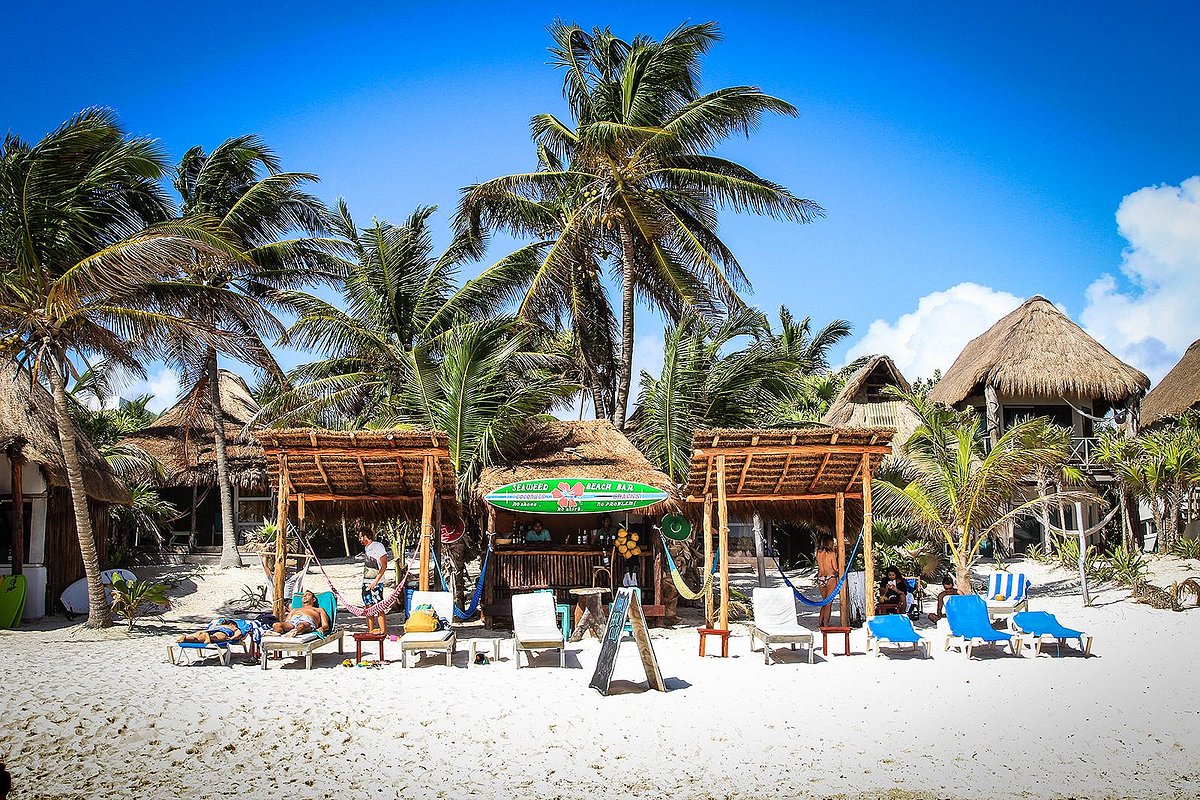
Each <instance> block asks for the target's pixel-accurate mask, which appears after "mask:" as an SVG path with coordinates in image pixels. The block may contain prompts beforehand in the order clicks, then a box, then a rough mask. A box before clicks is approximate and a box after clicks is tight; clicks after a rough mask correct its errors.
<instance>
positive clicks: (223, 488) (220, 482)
mask: <svg viewBox="0 0 1200 800" xmlns="http://www.w3.org/2000/svg"><path fill="white" fill-rule="evenodd" d="M208 386H209V400H210V401H211V402H212V415H213V455H214V457H215V459H216V462H217V493H218V496H219V497H220V498H221V566H222V567H240V566H241V565H242V556H241V554H240V553H238V549H237V527H236V526H235V525H234V523H233V485H232V484H231V483H230V480H229V456H228V450H227V448H226V446H225V418H224V414H222V412H221V373H220V370H219V369H218V368H217V351H216V350H213V349H211V348H210V349H209V351H208Z"/></svg>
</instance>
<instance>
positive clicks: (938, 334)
mask: <svg viewBox="0 0 1200 800" xmlns="http://www.w3.org/2000/svg"><path fill="white" fill-rule="evenodd" d="M1021 302H1022V298H1020V297H1017V296H1016V295H1013V294H1009V293H1008V292H1002V291H998V290H996V289H992V288H990V287H987V286H981V285H979V284H977V283H960V284H958V285H956V286H951V287H950V288H949V289H946V290H945V291H940V292H931V293H930V294H927V295H925V296H924V297H922V298H921V299H920V300H918V301H917V309H916V311H912V312H910V313H908V314H903V315H901V317H900V318H899V319H897V320H896V321H895V323H889V322H887V321H886V320H882V319H877V320H875V321H874V322H872V323H871V325H870V327H869V328H867V332H866V334H865V335H864V336H863V337H862V339H860V340H859V341H858V342H857V343H855V344H854V345H853V346H852V347H851V348H850V350H849V352H848V353H847V357H848V359H849V360H854V359H856V358H858V357H860V356H867V355H875V354H879V353H882V354H884V355H888V356H891V358H892V360H893V361H895V362H896V366H897V367H899V368H900V371H901V372H902V373H904V376H905V377H906V378H908V379H909V380H912V379H914V378H928V377H929V376H930V375H932V374H933V371H934V370H935V369H940V370H942V371H943V372H945V371H946V369H947V368H949V366H950V364H951V363H953V361H954V359H955V358H956V357H957V356H958V354H959V353H960V352H961V351H962V349H963V347H964V346H965V345H966V343H967V342H969V341H970V340H971V339H974V338H975V337H976V336H978V335H979V334H981V333H983V332H984V331H986V330H987V329H988V328H989V327H991V326H992V324H993V323H994V322H996V320H998V319H1000V318H1001V317H1003V316H1004V315H1005V314H1007V313H1008V312H1010V311H1012V310H1013V309H1014V308H1016V307H1017V306H1019V305H1020V304H1021Z"/></svg>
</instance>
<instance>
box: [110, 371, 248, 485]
mask: <svg viewBox="0 0 1200 800" xmlns="http://www.w3.org/2000/svg"><path fill="white" fill-rule="evenodd" d="M219 374H220V381H221V385H220V389H221V419H222V423H223V426H224V429H225V449H226V455H227V459H228V465H229V478H230V481H231V482H232V483H234V484H236V485H237V486H239V487H241V488H243V489H252V488H261V487H262V486H264V485H265V484H266V478H267V462H266V459H265V458H264V456H263V451H262V448H261V447H260V446H259V445H258V442H256V441H255V439H254V437H253V436H252V435H251V434H250V433H248V432H247V425H248V424H249V423H250V420H251V419H252V418H253V417H254V415H255V414H256V413H258V410H259V408H258V403H256V402H255V401H254V397H253V396H252V395H251V394H250V388H249V387H248V386H246V382H245V381H243V380H242V379H241V378H240V377H239V376H237V375H235V374H234V373H232V372H229V371H227V370H220V373H219ZM214 430H215V429H214V426H213V413H212V401H211V400H210V399H209V393H208V391H207V390H204V391H201V392H199V393H197V392H195V391H192V392H189V393H187V394H185V395H184V396H183V397H182V398H180V400H179V402H177V403H176V404H175V405H173V406H171V407H170V408H169V409H167V410H166V411H164V412H163V414H162V416H160V417H159V418H158V419H157V420H155V422H154V424H153V425H151V426H150V427H148V428H146V429H145V430H143V431H141V432H140V433H137V434H135V435H133V436H129V437H126V438H125V439H124V440H123V441H124V442H125V443H126V444H131V445H134V446H136V447H139V448H141V449H142V450H144V451H146V452H147V453H149V454H150V455H151V456H153V457H154V458H155V459H157V460H158V462H159V463H160V464H162V465H163V468H164V469H165V470H166V473H167V475H166V479H165V480H164V481H163V485H164V486H206V485H214V484H216V482H217V460H216V450H215V446H214V444H213V441H214Z"/></svg>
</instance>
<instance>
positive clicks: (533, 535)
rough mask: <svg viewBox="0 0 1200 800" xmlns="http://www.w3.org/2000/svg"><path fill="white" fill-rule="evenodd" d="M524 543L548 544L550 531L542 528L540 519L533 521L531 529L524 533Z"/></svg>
mask: <svg viewBox="0 0 1200 800" xmlns="http://www.w3.org/2000/svg"><path fill="white" fill-rule="evenodd" d="M525 541H526V542H549V541H550V531H548V530H546V529H545V528H543V527H542V521H541V520H540V519H535V520H534V521H533V528H532V529H530V530H528V531H526V532H525Z"/></svg>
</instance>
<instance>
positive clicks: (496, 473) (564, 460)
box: [475, 419, 678, 514]
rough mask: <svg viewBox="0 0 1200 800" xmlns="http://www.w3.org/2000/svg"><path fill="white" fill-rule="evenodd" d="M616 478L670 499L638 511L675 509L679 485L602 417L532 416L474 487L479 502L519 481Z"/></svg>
mask: <svg viewBox="0 0 1200 800" xmlns="http://www.w3.org/2000/svg"><path fill="white" fill-rule="evenodd" d="M567 477H571V478H614V479H618V480H626V481H632V482H634V483H644V484H646V485H647V486H654V487H656V488H658V489H662V490H663V491H665V492H667V493H668V494H670V495H671V497H672V499H671V500H668V501H667V502H666V503H665V504H662V503H660V504H659V505H656V506H652V507H651V508H647V509H642V510H639V511H638V513H639V514H642V513H644V514H657V513H660V512H661V511H662V510H663V508H664V506H666V507H670V508H677V507H678V503H677V501H676V500H675V499H674V498H676V497H677V495H678V488H677V487H676V486H675V484H674V483H673V482H672V481H671V479H670V478H669V477H668V476H667V474H666V473H664V472H663V471H662V470H660V469H658V468H657V467H655V466H654V464H652V463H650V460H649V459H647V458H646V456H644V455H643V454H642V451H640V450H638V449H637V448H636V447H634V445H633V443H632V442H630V441H629V440H628V439H627V438H625V436H624V434H622V433H621V432H620V431H618V430H617V429H616V428H614V427H613V425H612V423H611V422H609V421H608V420H605V419H597V420H584V421H580V422H572V421H563V420H545V419H536V420H532V421H530V422H529V423H528V424H527V425H526V426H525V428H524V429H523V430H522V431H521V434H520V435H519V436H518V440H517V444H516V446H515V447H513V448H512V454H511V456H510V457H509V458H508V459H507V460H506V462H505V463H504V464H501V465H495V466H490V467H486V468H484V470H483V472H482V473H481V474H480V476H479V483H478V485H477V487H476V490H475V496H476V499H477V500H480V501H482V499H483V497H484V496H485V495H487V494H488V493H489V492H492V491H495V490H496V489H499V488H500V487H501V486H506V485H508V484H510V483H516V482H517V481H532V480H548V479H551V478H567Z"/></svg>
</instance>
